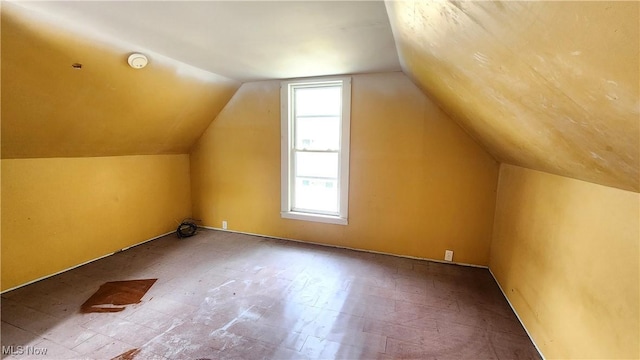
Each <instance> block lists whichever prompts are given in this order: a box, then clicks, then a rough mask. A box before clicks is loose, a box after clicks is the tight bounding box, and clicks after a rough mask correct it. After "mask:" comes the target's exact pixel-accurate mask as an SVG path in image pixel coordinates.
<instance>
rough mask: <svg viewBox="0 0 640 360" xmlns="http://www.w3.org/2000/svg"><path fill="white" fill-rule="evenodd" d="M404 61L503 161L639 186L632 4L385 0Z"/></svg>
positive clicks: (637, 63) (639, 111) (635, 12)
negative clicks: (387, 0) (386, 0)
mask: <svg viewBox="0 0 640 360" xmlns="http://www.w3.org/2000/svg"><path fill="white" fill-rule="evenodd" d="M386 5H387V11H388V14H389V19H390V22H391V26H392V29H393V32H394V36H395V38H396V46H397V47H398V51H399V54H400V58H401V63H402V67H403V69H404V71H405V72H406V73H407V74H409V75H410V76H411V77H412V78H413V79H414V81H415V82H416V83H417V84H418V85H419V86H420V87H421V88H422V89H423V90H424V91H425V92H426V93H428V94H430V95H431V96H433V97H434V98H435V99H436V100H437V101H438V102H439V103H440V104H441V106H442V107H443V108H444V109H445V110H446V111H447V112H448V113H449V114H450V115H452V116H453V117H454V118H455V119H456V120H457V121H458V122H459V123H460V124H461V125H462V126H463V127H464V128H465V129H466V130H467V131H468V132H469V133H470V134H471V135H472V136H474V137H475V138H477V139H478V140H479V141H480V142H481V143H483V144H484V145H485V147H486V148H487V149H488V150H489V151H490V152H491V153H493V155H494V156H495V157H496V158H497V159H498V160H500V161H502V162H506V163H510V164H514V165H519V166H523V167H527V168H531V169H535V170H541V171H546V172H550V173H554V174H559V175H563V176H567V177H572V178H577V179H581V180H585V181H589V182H594V183H598V184H603V185H607V186H612V187H617V188H621V189H625V190H631V191H635V192H638V191H639V189H640V180H639V176H638V170H639V161H640V149H639V144H640V138H639V137H640V118H639V116H640V101H639V99H640V98H639V91H638V88H639V84H640V78H639V75H638V72H639V68H640V60H639V55H638V51H639V46H640V45H639V44H640V39H639V37H638V32H639V28H640V26H639V24H640V19H639V7H640V3H638V2H582V1H571V2H538V1H532V2H518V1H508V2H480V1H478V2H476V1H472V2H453V1H433V2H432V1H397V2H396V1H389V2H387V3H386Z"/></svg>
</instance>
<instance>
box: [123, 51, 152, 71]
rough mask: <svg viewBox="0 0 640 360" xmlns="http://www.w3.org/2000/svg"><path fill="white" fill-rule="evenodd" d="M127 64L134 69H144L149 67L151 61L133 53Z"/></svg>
mask: <svg viewBox="0 0 640 360" xmlns="http://www.w3.org/2000/svg"><path fill="white" fill-rule="evenodd" d="M127 62H128V63H129V66H131V67H132V68H134V69H142V68H143V67H145V66H147V64H148V63H149V60H148V59H147V57H146V56H144V55H142V54H139V53H133V54H131V55H129V59H127Z"/></svg>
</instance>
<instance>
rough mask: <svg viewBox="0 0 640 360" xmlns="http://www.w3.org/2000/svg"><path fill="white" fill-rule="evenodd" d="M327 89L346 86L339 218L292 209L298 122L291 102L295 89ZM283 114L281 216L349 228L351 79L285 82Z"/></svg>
mask: <svg viewBox="0 0 640 360" xmlns="http://www.w3.org/2000/svg"><path fill="white" fill-rule="evenodd" d="M314 85H315V86H327V85H341V86H342V112H341V124H340V125H341V126H340V129H341V134H340V149H339V156H338V159H339V160H338V161H339V165H338V201H339V204H338V208H339V211H338V214H336V215H333V214H323V213H320V212H306V211H305V212H301V211H294V210H293V209H292V204H293V201H292V200H293V191H294V188H293V186H294V184H295V182H294V177H295V174H294V171H293V169H294V168H293V167H294V164H293V162H294V156H293V155H294V147H293V146H294V143H293V141H294V124H293V121H294V118H293V110H294V109H293V107H294V104H293V102H292V101H291V100H292V99H293V91H292V90H293V89H295V88H297V87H314ZM280 104H281V109H280V114H281V126H280V129H281V163H282V167H281V169H282V173H281V212H280V215H281V216H282V217H283V218H286V219H294V220H306V221H315V222H323V223H329V224H339V225H347V224H348V212H349V145H350V141H349V140H350V137H351V136H350V131H351V78H350V77H329V78H314V79H303V80H287V81H282V82H281V86H280Z"/></svg>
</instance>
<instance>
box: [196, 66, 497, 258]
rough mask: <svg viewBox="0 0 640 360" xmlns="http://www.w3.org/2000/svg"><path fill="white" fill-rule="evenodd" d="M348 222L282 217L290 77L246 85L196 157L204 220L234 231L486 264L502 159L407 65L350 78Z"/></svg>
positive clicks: (207, 134)
mask: <svg viewBox="0 0 640 360" xmlns="http://www.w3.org/2000/svg"><path fill="white" fill-rule="evenodd" d="M350 156H351V158H350V167H351V169H350V184H349V187H350V193H349V224H348V225H346V226H343V225H331V224H321V223H314V222H307V221H299V220H289V219H282V218H280V82H279V81H266V82H252V83H245V84H243V85H242V87H241V88H240V89H239V90H238V92H237V93H236V95H234V97H233V98H232V99H231V101H230V102H229V104H228V105H227V106H226V107H225V108H224V109H223V111H222V112H221V113H220V115H219V116H218V117H217V118H216V120H214V121H213V123H212V124H211V125H210V127H209V128H208V129H207V131H206V132H205V133H204V135H203V136H202V138H201V139H200V140H199V141H198V143H197V144H196V146H195V147H194V148H193V150H192V153H191V181H192V195H193V197H192V201H193V211H194V216H195V217H196V218H198V219H202V220H203V224H204V225H207V226H213V227H221V221H222V220H227V221H228V226H229V229H230V230H237V231H243V232H249V233H257V234H264V235H270V236H277V237H284V238H292V239H298V240H305V241H312V242H318V243H325V244H330V245H339V246H345V247H351V248H358V249H368V250H374V251H381V252H386V253H394V254H402V255H410V256H415V257H422V258H433V259H442V258H443V256H444V250H445V249H452V250H454V251H455V256H454V261H458V262H463V263H472V264H478V265H487V263H488V256H489V245H490V240H491V234H492V224H493V214H494V205H495V190H496V186H497V176H498V164H497V163H496V161H495V160H494V159H493V158H492V157H491V156H490V155H488V154H487V153H486V152H485V151H484V150H483V149H482V148H481V147H480V146H479V145H478V144H477V143H476V142H474V141H473V140H472V139H471V138H470V137H469V136H467V134H466V133H464V132H463V131H462V130H461V128H460V127H458V126H457V125H456V124H455V123H454V122H452V121H451V120H450V119H449V118H448V117H447V116H446V115H445V114H444V113H442V112H441V111H440V110H439V108H437V107H436V106H435V105H434V104H433V103H432V102H431V101H429V100H428V98H426V97H425V96H424V95H423V94H422V93H421V91H420V90H419V89H418V88H417V87H416V86H415V85H414V84H413V83H412V82H411V81H410V80H409V78H407V77H406V76H405V75H404V74H402V73H400V72H395V73H382V74H371V75H355V76H353V77H352V112H351V153H350Z"/></svg>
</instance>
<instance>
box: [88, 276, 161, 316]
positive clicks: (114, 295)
mask: <svg viewBox="0 0 640 360" xmlns="http://www.w3.org/2000/svg"><path fill="white" fill-rule="evenodd" d="M157 280H158V279H144V280H127V281H110V282H106V283H104V284H102V285H101V286H100V288H99V289H98V291H96V292H95V294H93V295H91V297H90V298H89V299H88V300H87V301H85V302H84V304H82V306H81V307H80V312H82V313H94V312H99V313H100V312H119V311H122V310H124V309H125V308H126V306H124V305H130V304H137V303H139V302H140V300H141V299H142V297H143V296H144V294H146V293H147V291H149V289H150V288H151V286H152V285H153V284H154V283H155V282H156V281H157Z"/></svg>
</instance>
